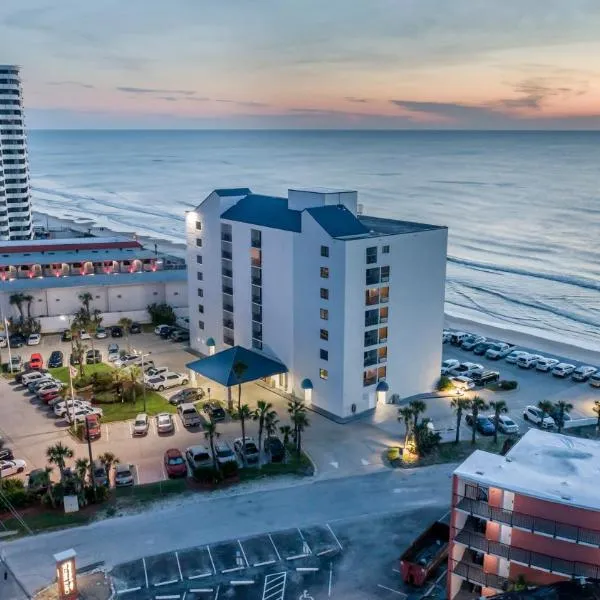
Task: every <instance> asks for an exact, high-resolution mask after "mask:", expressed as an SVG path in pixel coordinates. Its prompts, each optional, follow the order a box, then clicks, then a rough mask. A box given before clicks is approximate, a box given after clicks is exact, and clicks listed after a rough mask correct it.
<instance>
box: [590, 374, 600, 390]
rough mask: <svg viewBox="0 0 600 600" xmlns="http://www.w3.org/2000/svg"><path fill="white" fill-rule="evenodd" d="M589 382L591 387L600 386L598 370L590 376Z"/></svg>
mask: <svg viewBox="0 0 600 600" xmlns="http://www.w3.org/2000/svg"><path fill="white" fill-rule="evenodd" d="M589 384H590V385H591V386H592V387H595V388H600V372H596V373H594V374H593V375H592V376H591V377H590V381H589Z"/></svg>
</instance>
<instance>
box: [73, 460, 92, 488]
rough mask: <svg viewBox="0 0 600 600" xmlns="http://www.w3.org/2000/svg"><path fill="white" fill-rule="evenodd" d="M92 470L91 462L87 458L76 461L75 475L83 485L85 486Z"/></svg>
mask: <svg viewBox="0 0 600 600" xmlns="http://www.w3.org/2000/svg"><path fill="white" fill-rule="evenodd" d="M89 468H90V461H89V460H88V459H87V458H78V459H77V460H76V461H75V474H76V475H77V478H78V479H79V481H81V485H82V486H83V485H85V480H86V478H87V475H88V472H89Z"/></svg>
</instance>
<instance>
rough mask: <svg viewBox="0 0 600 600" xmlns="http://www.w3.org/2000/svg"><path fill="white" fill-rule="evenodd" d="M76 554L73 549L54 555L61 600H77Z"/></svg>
mask: <svg viewBox="0 0 600 600" xmlns="http://www.w3.org/2000/svg"><path fill="white" fill-rule="evenodd" d="M75 556H76V552H75V550H73V549H72V548H71V549H70V550H65V551H64V552H59V553H58V554H55V555H54V560H55V561H56V585H57V587H58V597H59V600H76V599H77V596H78V592H77V568H76V566H75Z"/></svg>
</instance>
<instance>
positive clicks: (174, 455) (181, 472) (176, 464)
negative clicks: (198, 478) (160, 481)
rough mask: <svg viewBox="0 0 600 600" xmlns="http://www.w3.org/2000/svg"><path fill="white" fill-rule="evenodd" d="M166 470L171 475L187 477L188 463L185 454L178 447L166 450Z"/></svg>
mask: <svg viewBox="0 0 600 600" xmlns="http://www.w3.org/2000/svg"><path fill="white" fill-rule="evenodd" d="M165 471H166V472H167V475H168V476H169V477H185V476H186V475H187V464H186V462H185V460H184V458H183V454H181V452H179V450H177V448H170V449H169V450H167V451H166V452H165Z"/></svg>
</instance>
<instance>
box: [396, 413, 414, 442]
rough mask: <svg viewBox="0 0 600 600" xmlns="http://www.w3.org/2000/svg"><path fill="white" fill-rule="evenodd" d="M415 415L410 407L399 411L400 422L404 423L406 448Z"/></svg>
mask: <svg viewBox="0 0 600 600" xmlns="http://www.w3.org/2000/svg"><path fill="white" fill-rule="evenodd" d="M413 417H414V414H413V411H412V408H411V407H410V406H403V407H401V408H399V409H398V421H404V447H405V448H406V446H407V444H408V438H409V436H410V430H411V423H412V420H413Z"/></svg>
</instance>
